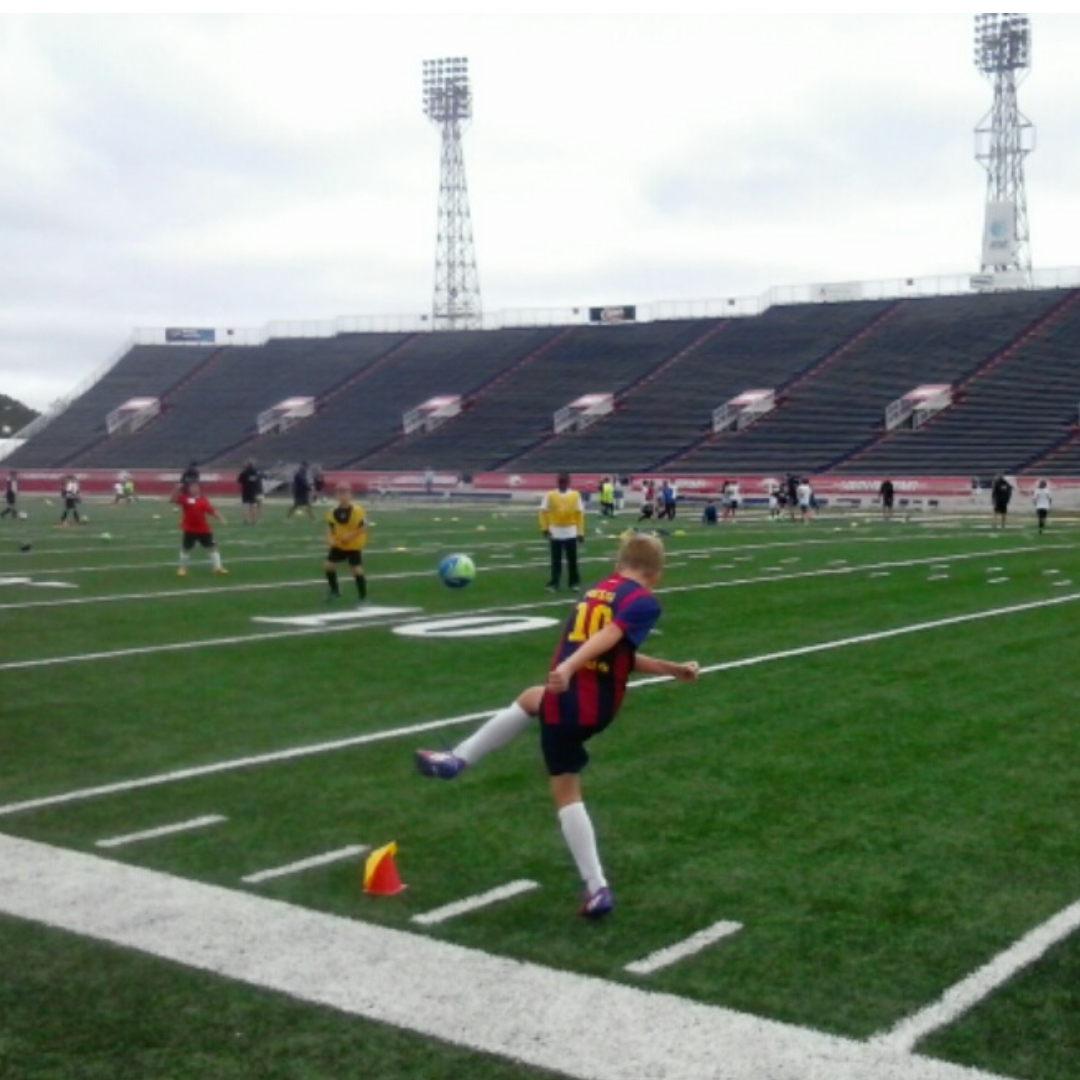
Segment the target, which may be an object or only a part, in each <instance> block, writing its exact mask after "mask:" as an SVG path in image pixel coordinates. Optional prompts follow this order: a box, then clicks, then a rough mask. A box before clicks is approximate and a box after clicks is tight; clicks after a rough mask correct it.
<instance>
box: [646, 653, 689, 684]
mask: <svg viewBox="0 0 1080 1080" xmlns="http://www.w3.org/2000/svg"><path fill="white" fill-rule="evenodd" d="M634 670H635V671H639V672H641V674H642V675H670V676H671V678H673V679H678V680H679V682H694V681H695V680H696V679H697V677H698V675H699V674H700V673H701V665H700V664H698V662H697V661H696V660H688V661H686V662H685V663H682V664H679V663H676V662H675V661H674V660H658V659H657V658H656V657H655V656H642V655H641V653H638V654H637V656H636V657H635V658H634Z"/></svg>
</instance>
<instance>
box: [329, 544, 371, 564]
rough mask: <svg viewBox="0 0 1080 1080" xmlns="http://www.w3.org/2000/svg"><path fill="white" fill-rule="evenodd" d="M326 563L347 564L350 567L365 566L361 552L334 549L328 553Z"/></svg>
mask: <svg viewBox="0 0 1080 1080" xmlns="http://www.w3.org/2000/svg"><path fill="white" fill-rule="evenodd" d="M326 561H327V562H331V563H339V562H347V563H348V564H349V565H350V566H363V565H364V556H363V555H361V554H360V552H359V551H346V550H345V549H344V548H335V547H332V548H331V549H330V550H329V551H328V552H327V553H326Z"/></svg>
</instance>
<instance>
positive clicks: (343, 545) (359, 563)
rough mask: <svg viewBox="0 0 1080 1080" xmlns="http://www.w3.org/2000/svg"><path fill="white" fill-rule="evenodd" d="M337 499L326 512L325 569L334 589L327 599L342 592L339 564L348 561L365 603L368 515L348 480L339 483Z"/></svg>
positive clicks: (335, 491) (331, 587) (335, 493)
mask: <svg viewBox="0 0 1080 1080" xmlns="http://www.w3.org/2000/svg"><path fill="white" fill-rule="evenodd" d="M334 498H335V499H336V500H337V502H336V503H335V504H334V507H333V509H331V510H330V511H328V512H327V515H326V543H327V547H328V548H329V550H328V551H327V553H326V562H325V563H324V564H323V570H324V571H325V572H326V581H327V584H329V586H330V591H329V593H328V594H327V597H326V599H327V600H328V601H330V600H336V599H338V597H340V596H341V590H340V589H339V588H338V576H337V565H338V563H342V562H344V563H348V564H349V566H351V567H352V574H353V580H354V581H355V582H356V591H357V594H358V595H359V597H360V601H361V603H362V602H363V601H364V600H366V599H367V578H365V577H364V556H363V554H362V552H363V549H364V546H365V545H366V544H367V538H368V531H367V516H366V515H365V513H364V508H363V507H362V506H360V505H359V504H357V503H354V502H353V501H352V489H351V488H350V487H349V485H348V484H338V485H337V487H335V488H334Z"/></svg>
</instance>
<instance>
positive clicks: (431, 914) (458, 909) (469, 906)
mask: <svg viewBox="0 0 1080 1080" xmlns="http://www.w3.org/2000/svg"><path fill="white" fill-rule="evenodd" d="M539 888H540V885H539V883H538V882H535V881H527V880H525V881H511V882H510V883H509V884H508V885H499V886H498V887H497V888H494V889H488V890H487V892H482V893H477V894H476V895H475V896H466V897H465V898H464V899H463V900H455V901H454V902H453V903H452V904H444V905H443V906H442V907H437V908H435V909H434V910H432V911H425V912H424V913H423V914H422V915H414V916H413V917H412V921H413V922H414V923H417V924H419V925H420V926H436V925H438V924H439V923H441V922H446V921H447V920H448V919H456V918H457V917H458V916H459V915H467V914H469V912H471V911H479V910H480V909H481V908H485V907H489V906H490V905H492V904H499V903H501V902H502V901H503V900H510V899H512V898H513V897H515V896H520V895H521V894H522V893H527V892H532V891H533V889H539Z"/></svg>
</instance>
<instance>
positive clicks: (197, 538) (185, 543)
mask: <svg viewBox="0 0 1080 1080" xmlns="http://www.w3.org/2000/svg"><path fill="white" fill-rule="evenodd" d="M196 544H200V545H201V546H202V547H204V548H213V547H217V543H216V542H215V540H214V534H213V533H190V532H186V533H184V539H183V540H182V541H181V542H180V546H181V547H182V548H183V549H184V550H185V551H190V550H191V549H192V548H193V547H194V546H195V545H196Z"/></svg>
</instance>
